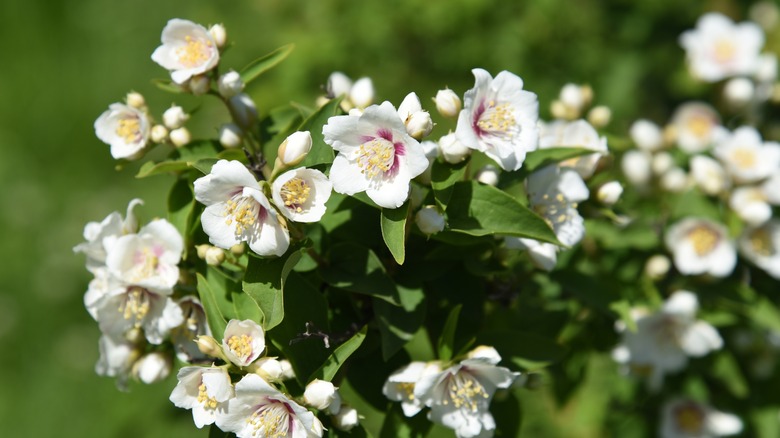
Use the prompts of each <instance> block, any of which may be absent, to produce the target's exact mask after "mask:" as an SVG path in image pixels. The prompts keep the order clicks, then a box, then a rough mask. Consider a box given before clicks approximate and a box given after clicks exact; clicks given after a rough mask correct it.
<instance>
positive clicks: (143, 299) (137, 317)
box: [118, 287, 151, 327]
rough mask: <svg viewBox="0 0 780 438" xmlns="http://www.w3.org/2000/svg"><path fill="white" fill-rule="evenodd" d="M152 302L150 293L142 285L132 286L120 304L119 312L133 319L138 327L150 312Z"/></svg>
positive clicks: (126, 317) (125, 317) (124, 316)
mask: <svg viewBox="0 0 780 438" xmlns="http://www.w3.org/2000/svg"><path fill="white" fill-rule="evenodd" d="M150 307H151V302H150V299H149V293H148V292H147V291H146V289H143V288H140V287H131V288H130V289H129V290H128V291H127V293H126V294H125V299H124V300H123V301H122V304H120V305H119V309H118V311H119V313H121V314H122V317H123V318H124V319H133V324H134V325H135V326H136V327H140V326H141V321H143V319H144V318H145V317H146V315H147V314H148V313H149V309H150Z"/></svg>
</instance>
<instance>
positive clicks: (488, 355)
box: [468, 345, 501, 364]
mask: <svg viewBox="0 0 780 438" xmlns="http://www.w3.org/2000/svg"><path fill="white" fill-rule="evenodd" d="M468 358H469V359H477V360H482V361H486V362H488V363H491V364H497V363H499V362H501V355H500V354H498V351H497V350H496V349H495V348H493V347H489V346H487V345H480V346H478V347H477V348H475V349H473V350H471V351H469V353H468Z"/></svg>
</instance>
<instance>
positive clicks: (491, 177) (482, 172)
mask: <svg viewBox="0 0 780 438" xmlns="http://www.w3.org/2000/svg"><path fill="white" fill-rule="evenodd" d="M498 176H499V173H498V168H497V167H496V166H492V165H490V164H488V165H486V166H485V167H483V168H481V169H479V170H478V171H477V174H476V175H475V176H474V178H475V179H476V180H477V181H479V182H481V183H482V184H487V185H489V186H497V185H498Z"/></svg>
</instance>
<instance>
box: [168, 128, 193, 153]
mask: <svg viewBox="0 0 780 438" xmlns="http://www.w3.org/2000/svg"><path fill="white" fill-rule="evenodd" d="M169 136H170V138H171V143H173V145H174V146H176V147H177V148H180V147H182V146H185V145H187V144H189V143H190V142H191V141H192V134H190V130H189V129H187V128H185V127H181V128H179V129H174V130H173V131H171V133H170V134H169Z"/></svg>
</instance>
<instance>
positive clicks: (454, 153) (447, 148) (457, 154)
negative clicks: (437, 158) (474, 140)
mask: <svg viewBox="0 0 780 438" xmlns="http://www.w3.org/2000/svg"><path fill="white" fill-rule="evenodd" d="M439 150H440V151H441V156H442V157H443V158H444V161H446V162H448V163H451V164H456V163H460V162H461V161H463V160H465V159H466V157H468V156H469V155H471V149H469V148H467V147H466V146H464V145H463V143H461V142H460V141H459V140H458V137H457V136H456V135H455V134H454V133H452V132H451V133H449V134H447V135H445V136H443V137H442V138H440V139H439Z"/></svg>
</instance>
